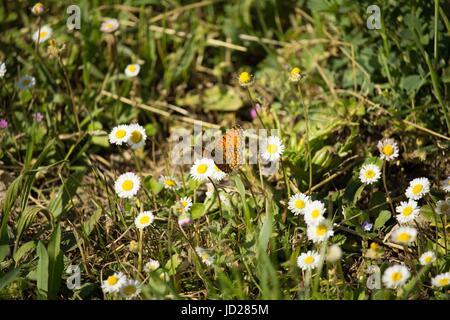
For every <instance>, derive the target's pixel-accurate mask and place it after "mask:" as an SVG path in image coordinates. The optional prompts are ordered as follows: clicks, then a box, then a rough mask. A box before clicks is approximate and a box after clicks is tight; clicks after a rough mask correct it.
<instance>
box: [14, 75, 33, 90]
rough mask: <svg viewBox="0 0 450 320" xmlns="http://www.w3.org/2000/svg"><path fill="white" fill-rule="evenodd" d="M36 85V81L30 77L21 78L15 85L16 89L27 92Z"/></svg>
mask: <svg viewBox="0 0 450 320" xmlns="http://www.w3.org/2000/svg"><path fill="white" fill-rule="evenodd" d="M35 84H36V79H35V78H34V77H32V76H23V77H20V78H19V80H18V81H17V83H16V86H17V88H19V89H20V90H27V89H31V88H32V87H34V85H35Z"/></svg>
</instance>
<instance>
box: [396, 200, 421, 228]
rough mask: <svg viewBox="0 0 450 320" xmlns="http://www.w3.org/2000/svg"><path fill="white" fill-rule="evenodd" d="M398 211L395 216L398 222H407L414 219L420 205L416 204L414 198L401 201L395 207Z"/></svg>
mask: <svg viewBox="0 0 450 320" xmlns="http://www.w3.org/2000/svg"><path fill="white" fill-rule="evenodd" d="M395 211H397V212H398V215H397V216H396V218H397V221H398V222H399V223H408V222H412V221H414V219H415V218H416V217H417V216H418V215H419V213H420V207H419V206H417V202H416V201H414V200H411V199H410V200H408V201H401V202H400V205H399V206H397V207H396V208H395Z"/></svg>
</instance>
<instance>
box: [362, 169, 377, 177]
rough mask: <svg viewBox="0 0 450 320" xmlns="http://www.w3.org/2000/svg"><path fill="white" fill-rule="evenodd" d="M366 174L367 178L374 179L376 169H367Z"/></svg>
mask: <svg viewBox="0 0 450 320" xmlns="http://www.w3.org/2000/svg"><path fill="white" fill-rule="evenodd" d="M364 176H365V177H366V178H367V179H372V178H373V177H375V171H373V170H371V169H369V170H367V171H366V172H365V173H364Z"/></svg>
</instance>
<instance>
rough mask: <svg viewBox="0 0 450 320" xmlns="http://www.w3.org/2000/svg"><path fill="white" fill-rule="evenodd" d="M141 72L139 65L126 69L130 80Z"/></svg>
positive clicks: (128, 66)
mask: <svg viewBox="0 0 450 320" xmlns="http://www.w3.org/2000/svg"><path fill="white" fill-rule="evenodd" d="M140 70H141V66H140V65H138V64H129V65H127V67H126V68H125V75H126V76H127V77H129V78H131V77H136V76H137V75H138V74H139V71H140Z"/></svg>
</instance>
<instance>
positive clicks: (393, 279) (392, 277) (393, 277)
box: [391, 272, 403, 282]
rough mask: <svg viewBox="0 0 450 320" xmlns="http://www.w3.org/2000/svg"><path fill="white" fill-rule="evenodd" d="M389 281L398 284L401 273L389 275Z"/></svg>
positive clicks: (401, 276) (401, 277)
mask: <svg viewBox="0 0 450 320" xmlns="http://www.w3.org/2000/svg"><path fill="white" fill-rule="evenodd" d="M391 279H392V281H393V282H399V281H400V280H402V279H403V274H402V273H401V272H393V273H392V275H391Z"/></svg>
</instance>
